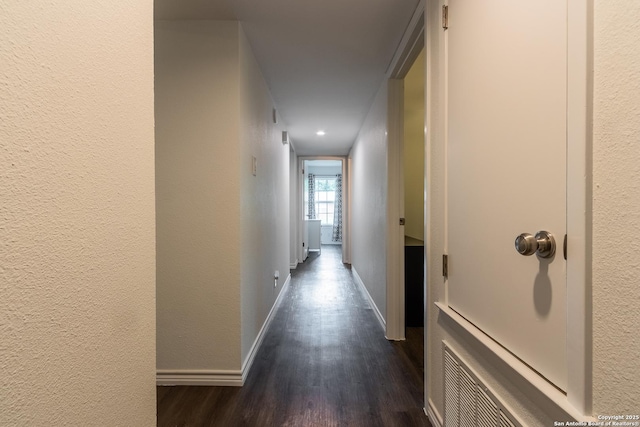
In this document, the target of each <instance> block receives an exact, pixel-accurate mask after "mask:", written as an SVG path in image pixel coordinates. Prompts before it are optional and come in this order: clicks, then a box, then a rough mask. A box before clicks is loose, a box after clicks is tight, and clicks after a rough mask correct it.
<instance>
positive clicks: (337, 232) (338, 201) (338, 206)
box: [331, 174, 342, 242]
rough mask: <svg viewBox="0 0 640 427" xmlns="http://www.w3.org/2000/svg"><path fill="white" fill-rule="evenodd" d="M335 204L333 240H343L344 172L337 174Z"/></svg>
mask: <svg viewBox="0 0 640 427" xmlns="http://www.w3.org/2000/svg"><path fill="white" fill-rule="evenodd" d="M334 200H335V201H334V206H333V233H332V236H331V240H332V241H333V242H342V174H338V175H336V197H335V199H334Z"/></svg>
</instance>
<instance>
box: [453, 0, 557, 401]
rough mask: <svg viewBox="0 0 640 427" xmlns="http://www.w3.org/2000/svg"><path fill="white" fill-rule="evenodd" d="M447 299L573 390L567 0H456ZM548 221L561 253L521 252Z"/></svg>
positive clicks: (544, 373) (539, 369)
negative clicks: (519, 242) (519, 240)
mask: <svg viewBox="0 0 640 427" xmlns="http://www.w3.org/2000/svg"><path fill="white" fill-rule="evenodd" d="M448 14H449V28H448V30H447V37H448V72H447V73H448V74H447V75H448V83H447V88H448V147H447V156H448V159H447V186H448V189H447V192H448V196H447V197H448V202H447V221H448V223H447V233H448V253H449V281H448V303H449V305H450V306H451V308H453V309H454V310H456V311H457V312H459V313H460V314H461V315H462V316H463V317H465V318H467V319H468V320H469V321H470V322H472V323H473V324H475V325H476V326H477V327H478V328H479V329H481V330H482V331H483V332H485V333H486V334H487V335H489V336H491V337H492V338H493V339H494V340H496V341H497V342H498V343H500V344H501V345H502V346H504V347H505V348H506V349H507V350H509V351H510V352H512V353H513V354H514V355H516V356H517V357H519V358H520V359H521V360H523V361H524V362H525V363H527V364H528V365H529V366H531V367H532V368H533V369H534V370H536V371H537V372H538V373H540V374H541V375H542V376H544V377H546V378H547V379H548V380H549V381H551V382H552V383H553V384H555V385H556V386H557V387H559V388H561V389H563V390H566V385H567V361H566V344H565V343H566V290H565V284H566V274H565V260H564V257H563V239H564V235H565V232H566V231H565V230H566V148H567V147H566V120H567V117H566V109H567V99H566V88H567V85H566V81H567V80H566V79H567V72H566V69H567V58H566V51H567V42H566V39H567V5H566V3H563V2H561V1H558V0H537V1H526V2H525V1H513V0H483V1H465V0H450V2H449V13H448ZM541 230H546V231H549V232H550V233H552V234H553V235H554V236H555V239H556V243H557V252H556V255H555V257H553V258H551V259H542V258H539V257H538V256H537V255H533V256H523V255H520V254H519V253H518V252H516V250H515V248H514V240H515V238H516V236H518V235H519V234H521V233H524V232H527V233H530V234H535V233H536V232H538V231H541Z"/></svg>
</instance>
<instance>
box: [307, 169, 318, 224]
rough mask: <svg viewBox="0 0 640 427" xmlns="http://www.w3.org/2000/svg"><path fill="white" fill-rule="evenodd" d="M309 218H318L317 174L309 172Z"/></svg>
mask: <svg viewBox="0 0 640 427" xmlns="http://www.w3.org/2000/svg"><path fill="white" fill-rule="evenodd" d="M308 207H309V209H308V211H309V213H308V214H307V218H308V219H316V176H315V175H314V174H312V173H310V174H309V202H308Z"/></svg>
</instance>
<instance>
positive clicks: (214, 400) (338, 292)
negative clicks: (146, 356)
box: [157, 246, 430, 427]
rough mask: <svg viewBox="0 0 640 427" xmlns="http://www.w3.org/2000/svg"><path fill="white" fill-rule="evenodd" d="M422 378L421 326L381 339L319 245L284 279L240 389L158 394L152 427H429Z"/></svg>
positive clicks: (334, 250) (349, 282) (329, 250)
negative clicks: (398, 337)
mask: <svg viewBox="0 0 640 427" xmlns="http://www.w3.org/2000/svg"><path fill="white" fill-rule="evenodd" d="M422 372H423V371H422V328H415V329H413V330H408V331H407V341H406V342H389V341H387V340H386V339H385V338H384V334H383V332H382V330H381V328H380V325H379V324H378V322H377V320H376V317H375V315H374V313H373V311H372V309H371V308H370V307H369V304H368V303H367V301H366V299H365V298H364V297H363V295H362V294H361V293H360V292H359V290H358V288H357V285H356V284H355V283H354V281H353V278H352V276H351V271H350V269H348V268H346V267H344V266H343V264H342V263H341V253H340V247H339V246H323V248H322V255H321V256H318V255H317V253H313V254H312V255H311V256H310V257H309V258H308V259H307V261H306V262H305V263H304V264H301V265H299V266H298V268H297V269H296V270H294V271H293V272H292V281H291V284H290V288H289V290H288V292H287V294H286V295H285V296H284V299H283V301H282V304H281V305H280V308H279V310H278V312H277V313H276V315H275V317H274V319H273V322H272V323H271V326H270V328H269V330H268V331H267V333H266V336H265V339H264V342H263V344H262V347H261V349H260V351H259V352H258V354H257V356H256V359H255V361H254V364H253V367H252V369H251V371H250V373H249V377H248V378H247V381H246V383H245V386H244V387H242V388H238V387H199V386H191V387H186V386H181V387H158V389H157V390H158V391H157V394H158V400H157V402H158V403H157V404H158V426H200V425H208V426H240V425H246V426H367V427H369V426H384V427H386V426H430V424H429V421H428V419H427V417H426V415H425V414H424V412H423V409H422V408H423V374H422Z"/></svg>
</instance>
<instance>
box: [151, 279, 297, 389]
mask: <svg viewBox="0 0 640 427" xmlns="http://www.w3.org/2000/svg"><path fill="white" fill-rule="evenodd" d="M290 283H291V274H289V275H288V276H287V280H285V282H284V285H282V290H281V291H280V294H279V295H278V298H276V301H275V302H274V303H273V306H272V307H271V310H270V311H269V314H268V315H267V318H266V319H265V321H264V323H263V324H262V328H260V332H258V336H257V337H256V339H255V341H254V342H253V345H252V346H251V349H250V350H249V354H247V357H246V358H245V360H244V363H243V364H242V369H241V370H215V369H202V370H191V369H158V370H157V371H156V385H159V386H172V385H201V386H234V387H242V386H243V385H244V382H245V381H246V379H247V376H248V375H249V370H251V366H252V365H253V361H254V359H255V357H256V354H257V353H258V350H259V349H260V346H261V345H262V341H263V340H264V336H265V334H266V332H267V330H268V329H269V325H271V321H272V320H273V317H274V315H275V313H276V311H277V309H278V307H279V306H280V303H281V302H282V299H283V297H284V295H285V294H286V292H287V290H288V289H289V284H290Z"/></svg>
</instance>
